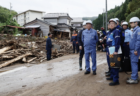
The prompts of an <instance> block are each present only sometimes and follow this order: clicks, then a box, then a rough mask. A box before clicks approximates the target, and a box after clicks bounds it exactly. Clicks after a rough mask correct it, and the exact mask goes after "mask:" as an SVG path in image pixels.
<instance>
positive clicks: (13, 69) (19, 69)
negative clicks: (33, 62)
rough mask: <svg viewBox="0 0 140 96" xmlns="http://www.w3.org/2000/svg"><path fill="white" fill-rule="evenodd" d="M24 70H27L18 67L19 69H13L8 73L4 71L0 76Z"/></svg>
mask: <svg viewBox="0 0 140 96" xmlns="http://www.w3.org/2000/svg"><path fill="white" fill-rule="evenodd" d="M24 68H27V67H19V68H15V69H13V70H10V71H5V72H3V73H0V76H2V75H5V74H8V73H12V72H15V71H18V70H22V69H24Z"/></svg>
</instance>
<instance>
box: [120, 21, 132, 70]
mask: <svg viewBox="0 0 140 96" xmlns="http://www.w3.org/2000/svg"><path fill="white" fill-rule="evenodd" d="M122 27H123V29H124V31H125V33H124V34H123V36H124V38H125V39H124V44H123V50H124V57H125V59H124V61H125V62H124V63H126V64H128V63H129V55H130V54H129V53H130V49H129V42H130V39H131V35H132V31H131V30H129V29H128V22H123V23H122ZM124 57H122V58H124ZM123 69H124V68H123Z"/></svg>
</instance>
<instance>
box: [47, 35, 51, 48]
mask: <svg viewBox="0 0 140 96" xmlns="http://www.w3.org/2000/svg"><path fill="white" fill-rule="evenodd" d="M51 48H52V41H51V38H50V37H48V38H47V40H46V50H51Z"/></svg>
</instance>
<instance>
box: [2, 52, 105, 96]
mask: <svg viewBox="0 0 140 96" xmlns="http://www.w3.org/2000/svg"><path fill="white" fill-rule="evenodd" d="M105 58H106V56H105V53H99V54H97V65H101V64H104V63H106V59H105ZM78 60H79V56H78V54H77V55H68V56H63V57H60V58H57V59H54V60H51V61H46V62H44V63H41V64H39V65H34V66H30V67H27V66H21V67H17V68H15V69H12V70H9V71H6V72H2V73H0V82H1V83H0V94H3V95H0V96H6V95H7V94H10V93H11V92H12V93H13V92H18V91H19V90H24V89H30V88H35V87H37V86H40V85H43V84H45V83H49V82H50V83H52V82H57V81H59V80H61V79H63V78H67V77H70V76H73V75H75V74H79V73H80V71H79V61H78ZM90 61H91V60H90ZM83 63H84V64H83V69H84V66H85V60H83ZM99 82H100V81H99ZM16 96H20V95H16Z"/></svg>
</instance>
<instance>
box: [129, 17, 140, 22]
mask: <svg viewBox="0 0 140 96" xmlns="http://www.w3.org/2000/svg"><path fill="white" fill-rule="evenodd" d="M131 22H140V19H139V18H138V17H132V18H131V19H130V21H129V23H131Z"/></svg>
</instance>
